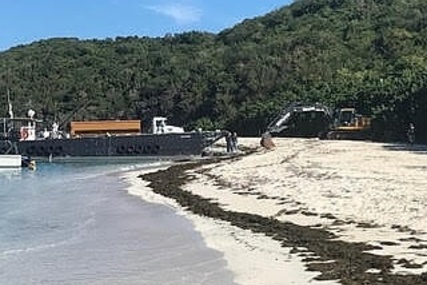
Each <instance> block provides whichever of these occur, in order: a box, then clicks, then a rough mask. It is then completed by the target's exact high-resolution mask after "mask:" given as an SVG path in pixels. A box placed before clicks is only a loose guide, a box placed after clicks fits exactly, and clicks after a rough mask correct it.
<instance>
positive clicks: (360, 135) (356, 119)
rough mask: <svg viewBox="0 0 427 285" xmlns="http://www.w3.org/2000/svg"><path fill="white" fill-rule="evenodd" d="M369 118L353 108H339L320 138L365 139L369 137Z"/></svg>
mask: <svg viewBox="0 0 427 285" xmlns="http://www.w3.org/2000/svg"><path fill="white" fill-rule="evenodd" d="M370 130H371V118H370V117H367V116H363V115H360V114H358V113H357V112H356V109H355V108H341V109H338V110H337V111H336V116H335V117H334V121H333V123H332V125H331V127H329V129H328V130H327V132H326V133H324V134H321V135H320V136H319V137H320V138H326V139H351V140H367V139H369V138H370Z"/></svg>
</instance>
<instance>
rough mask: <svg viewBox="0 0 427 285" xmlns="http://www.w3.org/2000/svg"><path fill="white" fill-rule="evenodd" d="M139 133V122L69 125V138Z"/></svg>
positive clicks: (98, 122)
mask: <svg viewBox="0 0 427 285" xmlns="http://www.w3.org/2000/svg"><path fill="white" fill-rule="evenodd" d="M136 133H141V121H139V120H123V121H121V120H116V121H108V120H107V121H82V122H71V123H70V134H71V136H73V137H75V136H93V135H102V134H104V135H107V134H110V135H116V134H136Z"/></svg>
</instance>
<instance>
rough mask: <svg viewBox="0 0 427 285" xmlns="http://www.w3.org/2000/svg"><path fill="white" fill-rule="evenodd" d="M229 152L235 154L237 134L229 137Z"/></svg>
mask: <svg viewBox="0 0 427 285" xmlns="http://www.w3.org/2000/svg"><path fill="white" fill-rule="evenodd" d="M231 151H232V152H237V133H236V132H233V134H232V135H231Z"/></svg>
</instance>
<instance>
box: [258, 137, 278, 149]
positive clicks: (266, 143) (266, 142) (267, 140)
mask: <svg viewBox="0 0 427 285" xmlns="http://www.w3.org/2000/svg"><path fill="white" fill-rule="evenodd" d="M260 143H261V146H262V147H264V148H266V149H273V148H274V147H275V146H276V145H275V144H274V142H273V139H272V137H271V135H270V134H264V135H262V137H261V142H260Z"/></svg>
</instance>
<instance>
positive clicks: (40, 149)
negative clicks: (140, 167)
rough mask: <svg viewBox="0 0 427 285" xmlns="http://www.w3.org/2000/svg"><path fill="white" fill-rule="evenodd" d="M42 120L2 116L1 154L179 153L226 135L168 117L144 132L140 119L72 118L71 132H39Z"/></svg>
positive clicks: (201, 147)
mask: <svg viewBox="0 0 427 285" xmlns="http://www.w3.org/2000/svg"><path fill="white" fill-rule="evenodd" d="M38 122H40V121H38V120H36V119H34V118H33V116H29V117H28V118H4V119H2V121H1V123H2V127H3V132H2V134H0V154H20V155H23V156H30V157H32V158H36V159H37V158H39V159H40V158H41V159H46V158H48V159H49V160H52V159H72V158H82V157H86V158H89V157H177V156H180V157H181V156H194V155H201V154H202V153H203V151H204V149H205V148H207V147H209V146H211V145H212V144H213V143H214V142H215V141H217V140H219V139H220V138H222V137H223V134H222V133H221V132H220V131H215V132H206V131H194V132H185V131H184V130H183V129H182V128H180V127H175V126H169V125H167V124H166V118H163V117H155V118H154V119H153V125H152V132H151V133H142V132H141V127H140V126H141V123H140V121H138V120H125V121H92V122H90V121H89V122H72V123H71V124H70V132H69V133H63V132H61V131H59V130H58V126H57V125H55V124H54V125H53V127H52V130H51V131H47V130H46V129H45V131H41V132H38V131H37V129H36V124H37V123H38Z"/></svg>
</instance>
